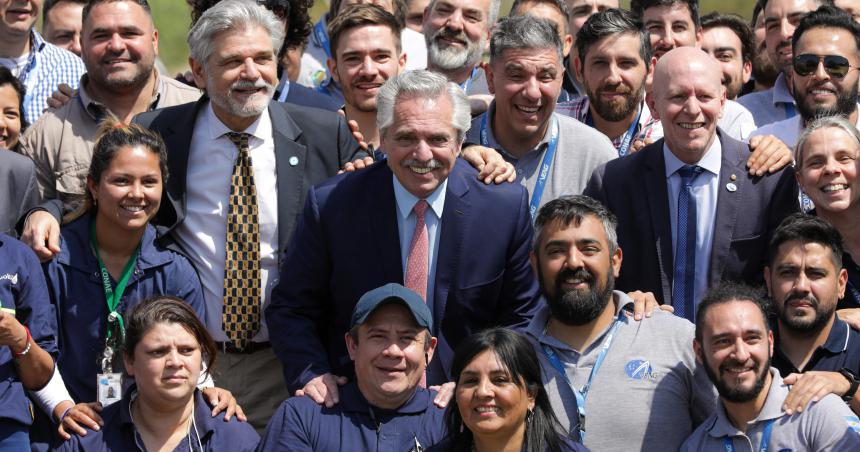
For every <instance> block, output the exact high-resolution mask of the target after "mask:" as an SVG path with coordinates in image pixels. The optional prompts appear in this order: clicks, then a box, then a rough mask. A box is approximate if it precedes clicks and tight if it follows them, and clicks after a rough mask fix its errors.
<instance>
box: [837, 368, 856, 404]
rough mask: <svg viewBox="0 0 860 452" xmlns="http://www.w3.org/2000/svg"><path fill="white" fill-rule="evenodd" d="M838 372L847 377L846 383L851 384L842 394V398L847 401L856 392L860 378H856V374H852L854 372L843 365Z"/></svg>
mask: <svg viewBox="0 0 860 452" xmlns="http://www.w3.org/2000/svg"><path fill="white" fill-rule="evenodd" d="M839 373H840V374H842V376H843V377H845V378H846V379H848V383H850V384H851V386H849V387H848V391H846V392H845V394H843V395H842V400H844V401H846V402H848V401H850V400H851V399H853V398H854V394H855V393H856V392H857V387H858V386H860V379H857V375H854V372H852V371H851V370H850V369H847V368H845V367H843V368H842V369H841V370H840V371H839Z"/></svg>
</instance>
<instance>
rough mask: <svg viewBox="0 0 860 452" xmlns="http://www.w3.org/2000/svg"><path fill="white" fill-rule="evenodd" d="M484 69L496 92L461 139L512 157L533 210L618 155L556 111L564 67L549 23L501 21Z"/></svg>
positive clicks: (574, 189)
mask: <svg viewBox="0 0 860 452" xmlns="http://www.w3.org/2000/svg"><path fill="white" fill-rule="evenodd" d="M486 70H487V80H488V82H489V86H490V92H492V93H493V94H495V96H496V97H495V100H494V101H493V103H492V104H491V105H490V108H489V110H488V111H487V112H486V113H485V114H483V115H481V116H479V117H477V118H475V119H474V120H473V121H472V127H471V128H470V129H469V134H468V136H467V138H466V141H468V142H469V143H477V144H481V145H482V146H485V147H491V148H495V149H496V150H498V151H499V152H500V153H501V154H502V156H503V157H504V158H505V159H506V160H508V161H509V162H511V163H513V165H514V166H515V167H516V170H517V180H518V181H519V182H520V183H522V184H523V185H524V186H525V187H526V188H527V189H528V191H529V196H530V199H531V200H532V203H531V206H532V215H534V213H535V211H536V210H537V207H538V206H539V205H543V204H544V203H546V202H548V201H550V200H552V199H555V198H557V197H559V196H562V195H571V194H579V193H581V192H582V190H583V189H584V188H585V184H586V183H587V182H588V178H589V176H590V175H591V172H592V170H594V169H595V168H597V167H598V166H600V165H601V164H603V163H606V162H608V161H609V160H611V159H613V158H615V157H617V156H618V153H617V152H616V151H615V148H614V147H613V146H612V143H611V142H610V141H609V139H608V138H607V137H606V136H605V135H603V134H602V133H600V132H598V131H596V130H594V129H592V128H590V127H588V126H586V125H585V124H582V123H580V122H579V121H577V120H575V119H573V118H569V117H566V116H562V115H558V114H556V113H555V103H556V99H558V95H559V92H560V91H561V84H562V78H563V76H564V67H563V66H562V43H561V39H560V38H559V36H558V33H557V32H556V29H555V26H554V25H553V24H552V22H550V21H548V20H546V19H537V18H535V17H532V16H530V15H524V16H517V17H507V18H505V19H502V20H500V21H499V23H498V24H497V25H496V28H495V30H494V31H493V35H492V37H491V38H490V64H489V65H487V68H486Z"/></svg>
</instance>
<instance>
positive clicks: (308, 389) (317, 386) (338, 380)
mask: <svg viewBox="0 0 860 452" xmlns="http://www.w3.org/2000/svg"><path fill="white" fill-rule="evenodd" d="M346 382H347V378H346V377H340V376H337V375H334V374H331V373H324V374H322V375H320V376H318V377H316V378H313V379H312V380H311V381H309V382H308V383H307V384H306V385H305V387H304V388H302V389H299V390H298V391H296V394H295V396H296V397H302V396H305V397H310V398H311V400H313V401H314V402H316V403H318V404H320V405H323V404H324V405H325V406H326V408H331V407H333V406H335V405H337V403H338V402H340V398H339V394H338V386H343V385H345V384H346Z"/></svg>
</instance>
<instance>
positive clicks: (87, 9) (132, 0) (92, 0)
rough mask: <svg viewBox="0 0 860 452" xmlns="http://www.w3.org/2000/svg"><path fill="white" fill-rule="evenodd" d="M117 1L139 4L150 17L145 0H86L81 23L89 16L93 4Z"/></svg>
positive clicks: (150, 10) (147, 3) (149, 10)
mask: <svg viewBox="0 0 860 452" xmlns="http://www.w3.org/2000/svg"><path fill="white" fill-rule="evenodd" d="M119 2H129V3H134V4H136V5H138V6H140V7H141V8H143V10H144V11H146V14H147V15H148V16H149V17H150V18H152V9H150V7H149V2H148V1H146V0H88V1H87V2H86V4H85V5H84V11H83V13H82V14H81V23H83V22H86V21H87V17H89V15H90V11H92V9H93V7H94V6H96V5H100V4H102V3H119Z"/></svg>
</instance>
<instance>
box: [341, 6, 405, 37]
mask: <svg viewBox="0 0 860 452" xmlns="http://www.w3.org/2000/svg"><path fill="white" fill-rule="evenodd" d="M342 4H343V0H331V3H330V4H329V7H328V17H327V18H326V20H327V21H328V23H329V24H330V23H331V21H333V20H334V19H335V18H336V17H337V16H339V15H340V14H342V13H343V11H340V7H341V5H342ZM349 6H355V5H349ZM376 6H379V5H376ZM379 7H380V8H382V7H381V6H379ZM391 7H392V8H393V9H394V11H392V12H391V14H392V15H393V16H394V19H395V20H396V21H397V23H398V24H399V25H400V29H401V30H402V29H404V28H405V27H406V9H407V7H406V2H405V1H404V0H391ZM382 9H385V8H382ZM329 34H330V33H329Z"/></svg>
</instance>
